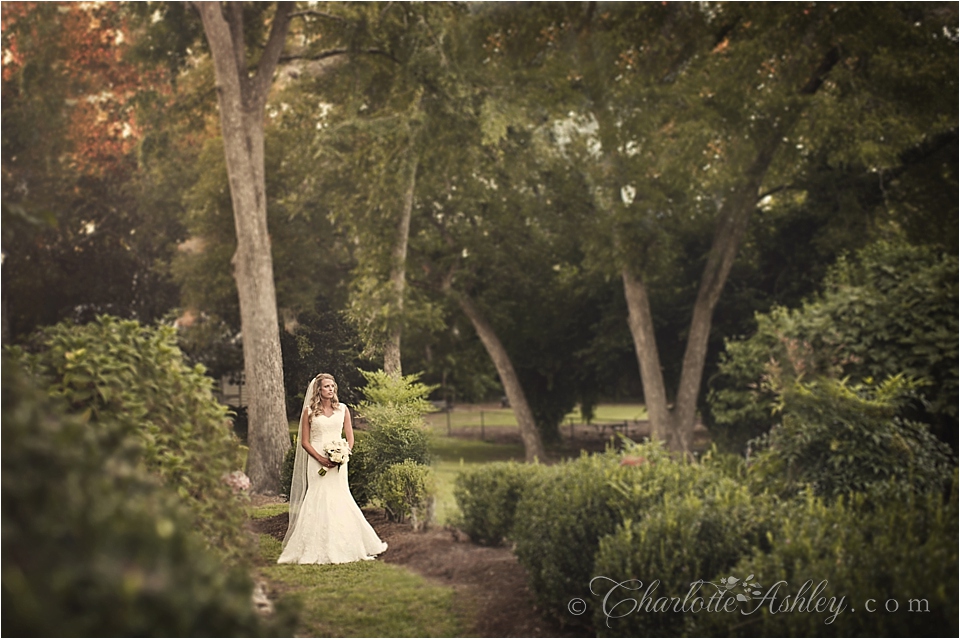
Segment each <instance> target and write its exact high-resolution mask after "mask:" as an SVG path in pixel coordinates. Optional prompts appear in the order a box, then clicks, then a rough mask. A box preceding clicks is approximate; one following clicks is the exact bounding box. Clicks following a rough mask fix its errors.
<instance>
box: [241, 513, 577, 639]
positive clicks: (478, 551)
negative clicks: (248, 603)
mask: <svg viewBox="0 0 960 639" xmlns="http://www.w3.org/2000/svg"><path fill="white" fill-rule="evenodd" d="M364 514H365V515H366V517H367V521H369V522H370V524H371V525H372V526H373V528H374V529H375V530H376V531H377V534H378V535H380V538H381V539H383V540H384V541H385V542H387V544H388V545H389V548H388V549H387V552H385V553H384V554H382V555H380V558H379V559H378V561H384V562H386V563H390V564H398V565H401V566H406V567H407V568H409V569H410V570H412V571H414V572H416V573H418V574H420V575H423V576H424V577H426V578H427V579H429V580H430V581H432V582H434V583H438V584H441V585H444V586H449V587H452V588H453V589H454V591H455V592H456V593H457V596H458V598H460V600H461V601H465V602H466V603H467V606H468V608H469V609H470V610H473V611H475V612H476V623H475V625H474V626H473V627H472V628H469V629H468V630H467V635H468V636H475V637H577V636H582V635H580V634H573V633H575V630H574V629H572V628H569V627H567V628H563V627H561V626H560V624H559V623H558V621H557V620H555V619H552V618H546V617H544V616H543V615H542V614H541V613H540V612H539V611H538V610H537V608H536V606H535V605H534V603H533V596H532V595H531V593H530V591H529V589H528V588H527V584H526V573H525V571H524V569H523V568H522V567H521V566H520V565H519V564H518V563H517V558H516V557H515V556H514V555H513V553H512V552H511V551H510V550H509V549H508V548H487V547H484V546H478V545H476V544H473V543H471V542H470V541H469V539H467V538H466V536H465V535H464V534H463V533H461V532H460V531H458V530H456V529H453V528H450V527H444V528H436V527H435V528H430V529H428V530H426V531H422V532H414V531H413V528H412V527H411V526H410V525H409V524H396V523H393V522H390V521H388V520H387V518H386V516H385V515H384V513H383V511H381V510H376V509H366V510H364ZM251 528H252V529H253V530H254V531H255V532H257V533H264V534H269V535H272V536H273V537H275V538H277V539H281V540H282V539H283V535H284V533H285V532H286V531H287V515H286V513H283V514H281V515H276V516H275V517H268V518H265V519H257V520H254V521H252V522H251Z"/></svg>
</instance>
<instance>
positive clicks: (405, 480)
mask: <svg viewBox="0 0 960 639" xmlns="http://www.w3.org/2000/svg"><path fill="white" fill-rule="evenodd" d="M431 479H432V478H431V476H430V467H429V466H424V465H423V464H418V463H417V462H415V461H412V460H410V459H408V460H406V461H403V462H401V463H399V464H394V465H392V466H390V467H389V468H387V469H386V470H385V471H383V472H382V473H380V475H379V476H378V477H377V480H376V483H375V484H374V491H375V494H376V495H377V498H378V499H379V500H380V501H381V503H383V507H384V508H385V509H386V511H387V515H388V516H389V517H390V519H392V520H393V521H399V522H402V521H406V520H407V518H408V517H411V516H412V517H413V518H414V523H415V524H419V523H421V522H423V521H424V519H425V518H424V515H425V514H426V513H427V511H428V510H429V500H430V495H431V493H432V492H433V486H432V482H431ZM415 527H419V526H417V525H415Z"/></svg>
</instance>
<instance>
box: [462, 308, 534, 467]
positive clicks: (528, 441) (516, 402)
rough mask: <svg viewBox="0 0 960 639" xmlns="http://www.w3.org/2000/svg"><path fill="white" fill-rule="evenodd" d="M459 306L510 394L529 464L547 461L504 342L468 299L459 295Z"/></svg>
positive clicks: (508, 397) (508, 396) (531, 412)
mask: <svg viewBox="0 0 960 639" xmlns="http://www.w3.org/2000/svg"><path fill="white" fill-rule="evenodd" d="M456 298H457V302H458V303H459V305H460V308H461V309H462V310H463V313H464V315H466V316H467V318H468V319H469V320H470V323H471V324H473V328H474V330H475V331H477V335H478V336H479V337H480V341H481V342H483V346H484V348H486V349H487V354H488V355H490V359H492V360H493V365H494V366H495V367H496V369H497V373H498V374H499V375H500V381H501V382H502V383H503V390H504V391H505V392H506V393H507V399H508V400H509V401H510V406H511V407H512V408H513V414H514V415H515V416H516V418H517V424H518V425H519V426H520V438H521V439H522V440H523V449H524V456H525V458H526V460H527V461H528V462H533V461H535V460H541V461H542V460H544V459H546V456H545V455H544V450H543V442H542V441H541V439H540V431H538V430H537V424H536V422H535V421H534V419H533V411H531V410H530V405H529V404H528V403H527V396H526V395H525V394H524V392H523V387H522V386H520V380H519V379H518V378H517V373H516V371H515V370H514V368H513V363H512V362H511V361H510V355H508V354H507V349H505V348H504V347H503V344H502V343H501V342H500V338H498V337H497V334H496V333H495V332H494V330H493V327H492V326H490V324H489V323H488V322H487V320H486V318H485V317H484V316H483V314H482V313H480V310H479V309H477V307H476V305H475V304H474V303H473V300H471V299H470V298H469V297H468V296H467V295H464V294H457V295H456Z"/></svg>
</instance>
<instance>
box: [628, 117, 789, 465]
mask: <svg viewBox="0 0 960 639" xmlns="http://www.w3.org/2000/svg"><path fill="white" fill-rule="evenodd" d="M781 135H782V133H780V131H779V130H775V131H773V132H772V134H771V135H770V136H769V137H768V139H767V141H766V142H765V143H764V144H762V145H761V148H760V149H759V150H758V152H757V155H756V157H755V158H754V161H753V163H752V164H751V166H750V167H749V169H748V170H747V172H746V174H745V175H744V180H743V182H742V183H741V184H740V186H739V187H738V188H737V189H736V190H735V191H734V192H733V193H732V194H730V196H729V197H727V199H726V200H724V202H723V204H722V205H721V207H720V211H719V213H718V220H717V227H716V230H715V231H714V235H713V243H712V245H711V247H710V253H709V254H708V256H707V263H706V265H705V266H704V269H703V275H702V276H701V278H700V288H699V290H698V292H697V299H696V302H695V303H694V306H693V315H692V317H691V320H690V330H689V333H688V336H687V347H686V351H685V352H684V356H683V367H682V369H681V373H680V385H679V386H678V388H677V394H676V401H675V403H674V406H673V407H670V405H669V403H668V398H667V393H666V387H665V384H664V381H663V372H662V370H661V368H660V357H659V354H658V350H657V344H656V338H655V336H654V327H653V315H652V313H651V312H650V302H649V298H648V294H647V289H646V285H645V283H644V281H643V278H642V277H639V276H636V275H634V274H633V273H632V272H631V271H630V269H629V268H624V269H623V271H622V274H621V275H622V279H623V291H624V297H625V299H626V301H627V311H628V324H629V326H630V334H631V335H632V336H633V343H634V347H635V349H636V352H637V360H638V361H639V364H640V377H641V380H642V381H643V394H644V401H645V402H646V404H647V412H648V414H649V415H650V426H651V431H652V434H653V437H654V438H656V439H660V440H662V441H664V442H665V444H666V445H667V447H668V448H669V449H671V450H674V451H679V452H684V453H689V452H691V446H692V444H693V429H694V427H695V426H696V418H697V395H698V394H699V393H700V383H701V381H702V379H703V368H704V365H705V363H706V358H707V346H708V343H709V339H710V328H711V326H712V324H713V311H714V309H715V308H716V306H717V302H718V301H719V299H720V293H721V292H722V291H723V287H724V285H725V284H726V282H727V277H728V276H729V275H730V269H731V268H732V267H733V262H734V260H735V259H736V257H737V251H738V249H739V248H740V242H741V241H742V240H743V236H744V234H745V233H746V230H747V224H748V223H749V221H750V216H751V214H752V213H753V211H754V209H755V208H756V205H757V196H758V193H759V191H760V185H761V183H762V182H763V178H764V176H765V175H766V173H767V169H768V168H769V167H770V162H771V161H772V160H773V156H774V153H775V152H776V150H777V147H778V146H779V144H780V138H781Z"/></svg>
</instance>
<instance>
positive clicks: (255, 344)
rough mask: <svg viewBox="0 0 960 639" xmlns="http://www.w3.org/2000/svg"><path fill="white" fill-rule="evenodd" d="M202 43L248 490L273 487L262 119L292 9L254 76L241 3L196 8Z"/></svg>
mask: <svg viewBox="0 0 960 639" xmlns="http://www.w3.org/2000/svg"><path fill="white" fill-rule="evenodd" d="M194 7H196V9H197V12H198V13H199V14H200V17H201V19H202V20H203V29H204V32H205V33H206V36H207V42H208V43H209V45H210V53H211V56H212V58H213V63H214V71H215V74H216V82H217V97H218V100H219V105H220V125H221V128H222V133H223V146H224V153H225V156H226V165H227V175H228V176H229V180H230V197H231V201H232V203H233V218H234V224H235V226H236V231H237V251H236V253H234V256H233V260H232V263H233V268H234V278H235V279H236V282H237V293H238V295H239V300H240V324H241V331H242V335H243V359H244V374H245V376H246V385H247V387H248V393H249V395H248V396H249V415H250V431H249V444H250V453H249V456H248V458H247V474H248V475H249V476H250V481H251V483H252V489H253V491H254V492H257V493H262V494H275V493H277V492H279V489H280V466H281V464H282V462H283V458H284V455H285V454H286V451H287V450H288V449H289V448H290V435H289V432H288V430H287V419H286V406H285V400H284V392H283V366H282V362H281V355H280V329H279V323H278V321H277V295H276V289H275V286H274V280H273V258H272V255H271V252H270V236H269V233H268V231H267V201H266V180H265V177H264V159H263V153H264V152H263V115H264V113H263V112H264V107H265V106H266V101H267V94H268V93H269V90H270V85H271V84H272V81H273V72H274V70H275V69H276V64H277V60H278V58H279V57H280V53H281V51H282V50H283V44H284V40H285V39H286V34H287V28H288V26H289V14H290V11H291V9H292V5H291V4H289V3H278V5H277V12H276V15H275V17H274V20H273V25H272V28H271V31H270V37H269V40H268V41H267V46H266V48H265V49H264V51H263V54H262V55H261V58H260V62H259V65H258V67H257V72H256V75H254V76H253V77H251V76H250V75H249V73H248V70H247V62H246V49H245V45H244V40H243V34H244V29H243V3H240V2H231V3H226V4H221V3H219V2H196V3H194Z"/></svg>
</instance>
